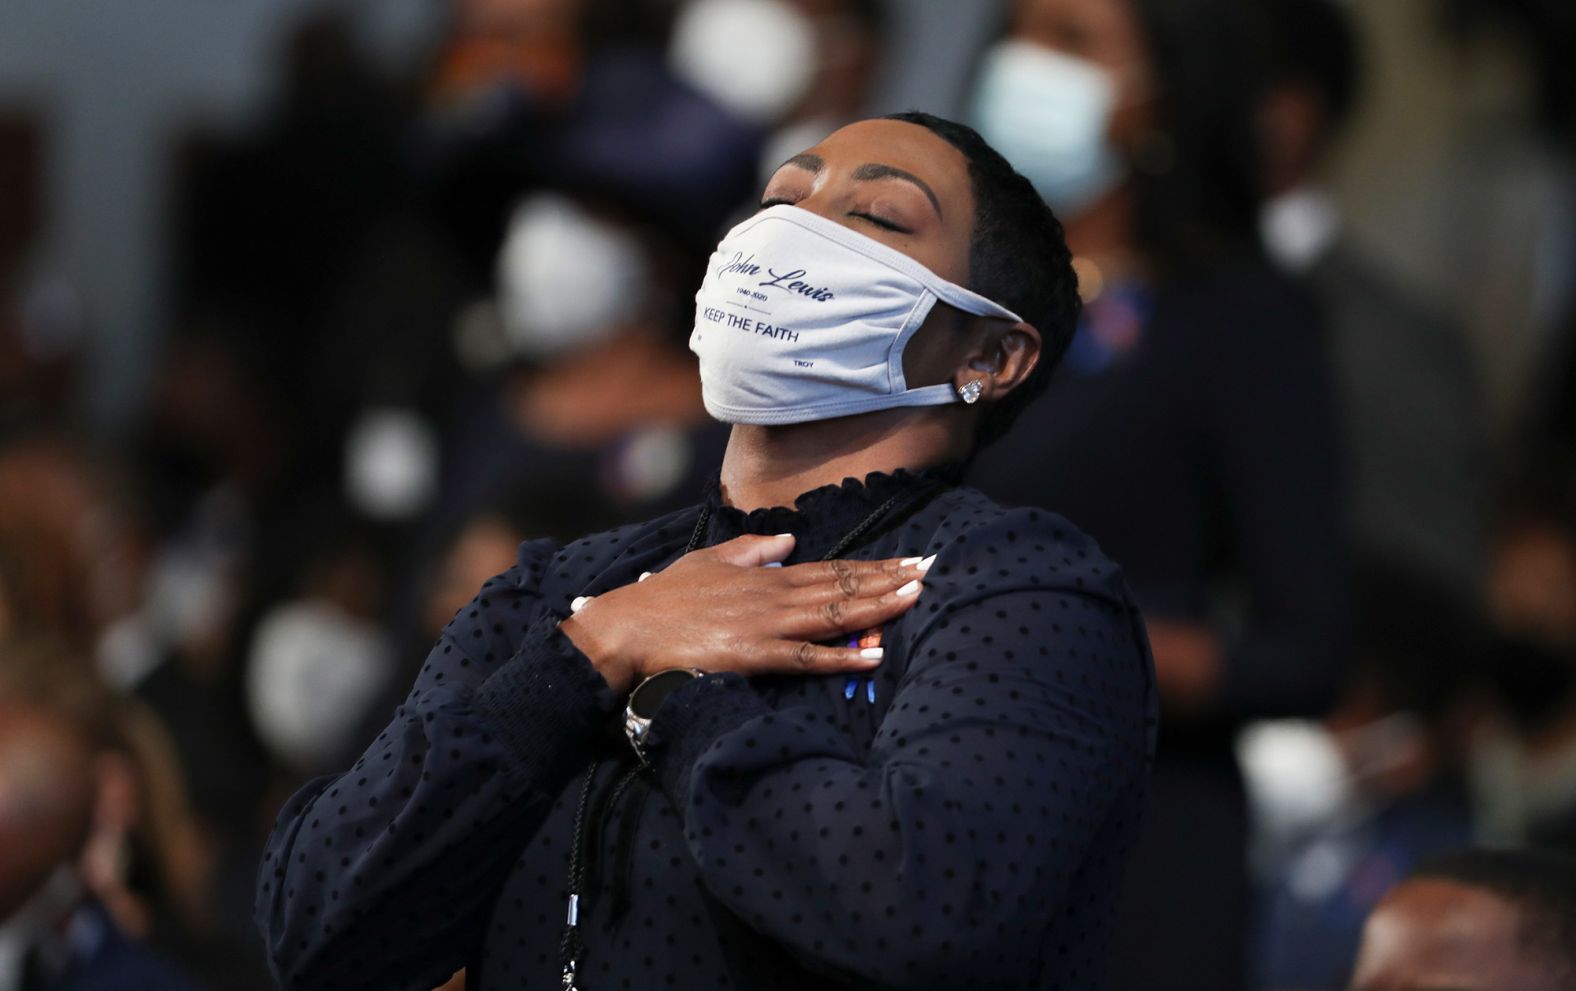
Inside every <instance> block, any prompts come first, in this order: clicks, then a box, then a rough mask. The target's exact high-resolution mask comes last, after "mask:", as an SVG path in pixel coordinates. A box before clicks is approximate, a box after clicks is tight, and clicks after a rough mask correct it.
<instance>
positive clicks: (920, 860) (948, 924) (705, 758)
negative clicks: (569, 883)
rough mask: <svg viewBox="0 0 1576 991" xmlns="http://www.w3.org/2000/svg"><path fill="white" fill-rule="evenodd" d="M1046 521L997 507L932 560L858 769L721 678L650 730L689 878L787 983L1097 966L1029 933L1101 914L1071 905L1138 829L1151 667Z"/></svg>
mask: <svg viewBox="0 0 1576 991" xmlns="http://www.w3.org/2000/svg"><path fill="white" fill-rule="evenodd" d="M1058 523H1059V521H1056V518H1054V517H1050V516H1048V515H1047V514H1043V513H1039V512H1037V511H1017V512H1014V513H1009V514H1006V515H1004V516H1003V517H1002V519H1001V520H1000V521H999V522H998V523H997V524H993V525H989V526H987V527H983V528H979V529H976V530H973V531H971V532H969V533H968V535H967V537H966V542H965V538H962V537H959V538H956V539H954V540H952V541H950V542H948V543H946V544H945V545H944V546H942V547H940V548H932V550H937V549H939V550H940V551H941V556H940V558H939V560H938V561H937V563H936V565H935V567H934V568H933V569H932V571H931V573H930V575H929V576H928V577H927V580H926V589H925V591H924V592H923V593H922V595H921V598H920V601H919V603H918V605H916V607H915V609H914V611H913V612H912V613H910V614H909V615H908V616H907V617H905V619H904V620H902V621H899V623H898V624H896V625H895V628H894V630H892V631H889V637H888V641H887V642H888V648H887V649H888V663H895V662H900V661H901V660H902V659H903V658H902V656H901V655H904V654H906V669H904V673H903V675H902V676H901V680H900V682H899V684H898V688H897V692H896V694H895V695H894V696H893V698H892V700H891V704H890V707H889V708H888V709H887V711H886V714H885V716H884V718H883V720H882V722H881V724H880V727H879V729H878V731H877V733H876V735H875V738H874V743H873V745H872V747H871V749H870V751H869V752H868V753H861V752H858V751H857V750H856V748H855V747H854V745H853V744H852V743H851V742H850V740H849V738H848V735H847V734H846V733H845V732H843V731H842V730H840V729H839V728H837V727H836V726H834V725H833V724H832V722H831V721H829V720H827V719H824V718H821V717H820V716H818V715H817V713H816V712H814V711H813V710H811V709H809V708H788V709H784V710H782V711H776V712H774V711H773V709H772V708H771V707H770V706H769V705H768V703H767V702H766V701H765V700H764V699H763V698H762V697H761V696H760V695H758V694H757V691H756V689H754V688H752V687H751V685H750V684H749V683H748V682H746V681H744V680H743V679H740V678H737V677H733V676H719V677H711V678H704V679H699V680H697V681H696V682H694V683H692V684H690V685H686V686H684V687H683V688H681V689H679V690H678V691H676V692H675V693H674V695H673V696H671V697H670V698H669V699H668V700H667V702H666V703H665V704H664V706H663V708H662V710H661V711H660V712H659V713H658V716H657V719H656V720H655V722H654V724H653V729H652V737H651V739H652V750H653V754H654V757H653V761H654V764H655V766H656V768H657V771H658V774H659V777H660V779H661V782H662V787H663V789H664V791H665V792H666V793H667V794H668V796H669V797H670V798H671V800H672V801H673V803H674V805H675V807H676V808H677V809H678V810H679V812H680V815H681V816H682V819H683V823H684V828H685V835H686V839H687V842H688V844H689V847H690V850H691V853H692V855H693V857H694V860H695V862H696V864H697V865H698V869H699V871H700V874H701V877H702V879H703V882H704V883H705V885H706V886H707V888H708V890H709V891H710V892H711V893H712V895H713V896H714V897H715V898H717V899H718V900H720V901H721V902H722V903H723V904H724V905H726V906H727V907H728V908H729V909H730V910H731V911H733V912H734V913H735V914H736V915H738V917H739V918H740V919H742V920H743V921H744V922H745V923H746V924H747V925H749V926H751V927H752V928H754V929H755V930H756V931H758V932H760V933H761V934H763V935H764V936H765V937H766V938H768V939H769V940H771V941H773V942H775V943H778V944H780V945H782V946H784V947H786V948H788V949H789V950H790V952H792V953H793V954H794V955H795V956H796V957H798V958H799V959H800V960H801V961H802V962H803V963H804V964H805V965H806V966H807V967H810V968H811V969H813V970H816V971H817V972H820V973H823V974H826V975H828V976H833V977H840V978H844V979H851V980H858V981H865V982H871V983H873V984H876V985H879V986H882V987H892V988H914V989H917V988H948V989H955V988H971V987H993V988H1022V987H1030V986H1036V985H1037V984H1038V982H1039V979H1040V974H1041V973H1042V969H1043V966H1044V964H1045V963H1046V962H1047V960H1048V959H1051V958H1054V959H1056V963H1057V968H1058V971H1057V972H1058V976H1059V977H1060V978H1062V979H1064V980H1067V981H1068V983H1069V984H1071V985H1074V986H1076V985H1077V984H1078V974H1079V970H1080V967H1081V966H1082V967H1088V968H1091V969H1092V968H1095V967H1097V966H1098V959H1099V958H1100V956H1101V953H1102V949H1101V948H1100V947H1068V946H1066V945H1061V946H1057V945H1047V939H1046V934H1047V933H1048V932H1049V931H1050V930H1051V929H1052V926H1053V924H1054V922H1055V920H1056V919H1058V918H1062V917H1065V914H1066V913H1081V912H1090V913H1100V912H1102V911H1103V910H1104V907H1103V906H1101V905H1090V904H1081V903H1074V897H1073V896H1072V894H1071V892H1073V891H1074V890H1077V889H1078V885H1077V884H1076V879H1077V878H1081V877H1083V876H1085V875H1084V872H1086V871H1096V872H1107V871H1113V867H1112V864H1111V861H1112V860H1113V859H1114V860H1119V859H1120V858H1121V857H1122V855H1123V850H1124V849H1125V839H1124V837H1125V836H1126V835H1127V832H1126V831H1127V830H1128V829H1129V828H1130V827H1131V826H1132V824H1133V820H1134V819H1136V817H1137V814H1138V813H1137V811H1136V810H1137V809H1138V807H1139V806H1140V804H1141V801H1142V795H1143V792H1144V788H1145V787H1146V781H1147V760H1148V757H1149V754H1150V749H1151V747H1152V745H1153V728H1154V724H1153V712H1154V693H1153V669H1152V665H1151V662H1150V660H1149V656H1148V650H1147V646H1146V644H1145V642H1144V638H1143V635H1142V631H1141V627H1140V624H1139V622H1138V620H1137V616H1136V612H1135V611H1134V610H1133V609H1132V607H1131V605H1130V604H1129V602H1128V601H1127V600H1126V598H1125V594H1124V593H1123V592H1122V590H1121V583H1120V580H1119V578H1117V577H1116V576H1115V574H1114V569H1112V568H1111V566H1110V565H1109V564H1108V563H1106V562H1104V559H1103V558H1101V557H1099V555H1098V552H1097V551H1094V550H1093V545H1092V544H1091V543H1089V542H1088V541H1087V540H1086V539H1084V538H1082V537H1081V536H1077V535H1076V534H1072V535H1068V536H1064V533H1063V531H1062V530H1061V529H1060V526H1059V525H1058ZM1097 562H1098V563H1097ZM1102 876H1104V874H1103V873H1102ZM1112 876H1114V873H1113V875H1112ZM1080 900H1081V899H1080Z"/></svg>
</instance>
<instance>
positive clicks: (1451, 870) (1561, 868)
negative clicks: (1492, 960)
mask: <svg viewBox="0 0 1576 991" xmlns="http://www.w3.org/2000/svg"><path fill="white" fill-rule="evenodd" d="M1422 879H1433V880H1441V881H1452V882H1454V883H1456V884H1460V885H1463V886H1465V887H1469V888H1478V889H1480V890H1483V891H1486V892H1488V893H1489V894H1492V895H1495V896H1497V897H1498V898H1500V899H1501V900H1503V901H1505V902H1508V903H1509V904H1511V905H1514V906H1515V907H1516V909H1517V910H1518V911H1519V912H1520V913H1521V926H1520V934H1519V942H1520V944H1521V948H1522V949H1523V950H1524V951H1526V952H1527V953H1529V954H1532V955H1535V956H1537V957H1538V958H1540V959H1541V960H1544V961H1547V963H1548V965H1549V966H1551V967H1556V968H1559V969H1558V970H1555V971H1554V972H1553V976H1555V977H1558V978H1560V979H1562V980H1566V981H1572V980H1576V857H1572V856H1570V855H1568V854H1565V853H1556V852H1554V851H1551V850H1494V849H1487V848H1481V847H1479V848H1473V849H1469V850H1459V851H1455V852H1452V853H1446V854H1442V855H1440V856H1438V857H1434V858H1432V859H1430V860H1427V861H1424V862H1423V863H1422V864H1421V865H1419V866H1418V867H1417V869H1416V870H1414V871H1412V873H1411V874H1409V875H1407V880H1408V881H1413V880H1422Z"/></svg>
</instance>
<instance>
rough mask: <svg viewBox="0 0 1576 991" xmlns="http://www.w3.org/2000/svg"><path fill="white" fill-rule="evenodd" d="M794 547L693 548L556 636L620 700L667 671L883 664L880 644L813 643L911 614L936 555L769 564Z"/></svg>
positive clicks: (603, 600)
mask: <svg viewBox="0 0 1576 991" xmlns="http://www.w3.org/2000/svg"><path fill="white" fill-rule="evenodd" d="M793 546H794V541H793V537H792V536H791V535H787V534H785V535H782V536H777V537H758V536H743V537H736V538H735V539H733V540H730V541H728V542H726V543H723V544H718V545H717V546H715V547H708V548H704V549H702V550H698V551H692V552H690V553H688V554H686V555H684V556H683V557H681V558H679V559H678V560H677V561H675V562H674V563H673V564H672V566H670V567H669V568H667V569H666V570H665V571H662V572H660V573H658V574H655V575H652V576H651V577H650V578H648V579H646V580H644V581H640V582H637V583H635V584H633V585H626V586H624V587H623V588H619V589H614V590H613V591H611V592H606V593H603V594H602V595H598V596H597V597H596V598H594V599H590V600H587V601H586V602H585V604H584V605H583V606H582V607H581V608H580V609H579V611H578V612H576V613H575V614H574V615H572V616H570V617H569V618H568V619H566V620H564V621H563V623H561V624H560V629H562V630H563V631H564V634H565V635H566V636H568V637H569V639H570V640H571V641H573V643H574V644H575V646H576V647H578V648H580V650H581V652H583V653H584V654H585V655H586V656H587V657H588V658H590V659H591V663H592V665H594V666H595V667H596V669H597V671H598V672H600V673H601V675H602V677H603V678H604V679H605V680H606V681H607V683H608V685H609V686H610V687H611V688H613V689H614V690H615V691H618V692H626V691H628V690H630V689H631V688H633V687H634V686H635V685H636V684H638V683H639V682H640V680H641V679H643V678H646V677H648V676H649V675H651V674H654V673H656V672H657V671H663V670H667V669H669V668H696V669H699V670H701V671H705V672H707V673H720V672H724V671H733V672H737V673H739V674H742V675H746V676H749V675H757V674H832V673H836V672H839V671H867V670H869V669H871V668H874V667H876V666H877V665H879V664H880V663H881V653H880V648H867V649H864V650H860V649H859V648H854V647H825V646H819V645H818V644H817V643H816V641H820V640H830V639H833V638H838V637H843V636H846V635H848V634H851V633H858V632H862V631H864V630H868V629H871V628H872V627H877V626H880V625H882V624H883V623H887V622H889V621H891V620H893V619H895V618H897V617H898V616H901V615H902V614H903V613H905V612H907V611H908V610H909V609H910V608H912V607H913V605H914V603H915V602H916V601H918V599H919V592H920V579H921V578H922V577H923V576H924V574H925V572H926V571H927V570H928V569H929V567H930V562H931V561H933V560H934V558H933V557H932V558H927V559H925V560H920V559H918V558H908V559H905V560H897V559H895V558H893V559H888V560H884V561H820V562H816V563H813V564H796V565H792V566H790V567H782V568H768V567H764V566H765V565H768V564H775V563H777V562H780V561H782V560H783V559H784V558H786V557H787V556H788V555H789V554H790V553H792V551H793Z"/></svg>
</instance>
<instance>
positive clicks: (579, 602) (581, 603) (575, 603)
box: [569, 595, 592, 613]
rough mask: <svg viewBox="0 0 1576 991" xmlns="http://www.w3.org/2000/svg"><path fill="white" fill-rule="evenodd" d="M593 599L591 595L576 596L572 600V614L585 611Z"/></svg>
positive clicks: (570, 608)
mask: <svg viewBox="0 0 1576 991" xmlns="http://www.w3.org/2000/svg"><path fill="white" fill-rule="evenodd" d="M591 599H592V596H589V595H577V596H575V597H574V598H573V599H572V600H570V603H569V611H570V612H571V613H577V612H579V611H580V610H582V609H584V608H585V607H586V603H587V602H590V601H591Z"/></svg>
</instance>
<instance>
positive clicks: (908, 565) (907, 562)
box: [898, 557, 924, 568]
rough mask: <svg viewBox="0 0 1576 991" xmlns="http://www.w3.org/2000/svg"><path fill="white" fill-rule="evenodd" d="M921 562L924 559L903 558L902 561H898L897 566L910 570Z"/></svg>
mask: <svg viewBox="0 0 1576 991" xmlns="http://www.w3.org/2000/svg"><path fill="white" fill-rule="evenodd" d="M923 560H924V558H922V557H905V558H904V559H903V560H901V561H899V562H898V564H901V565H902V566H903V567H905V568H912V567H913V566H914V565H916V564H918V563H919V562H921V561H923Z"/></svg>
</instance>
